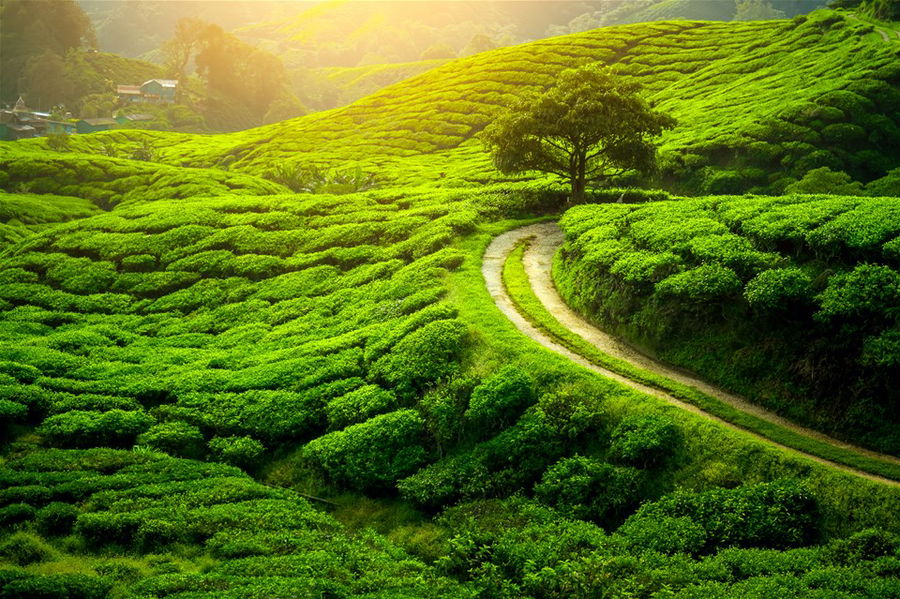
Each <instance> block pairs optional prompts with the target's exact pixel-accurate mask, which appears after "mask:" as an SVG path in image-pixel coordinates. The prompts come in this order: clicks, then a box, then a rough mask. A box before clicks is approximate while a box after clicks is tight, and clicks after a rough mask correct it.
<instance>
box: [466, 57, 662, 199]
mask: <svg viewBox="0 0 900 599" xmlns="http://www.w3.org/2000/svg"><path fill="white" fill-rule="evenodd" d="M639 91H640V85H639V84H637V83H632V82H630V81H626V80H625V79H623V78H621V77H619V76H617V75H616V74H615V73H614V72H613V71H612V70H610V69H609V68H607V67H602V66H599V65H587V66H583V67H580V68H577V69H568V70H566V71H563V72H562V73H560V75H559V78H558V79H557V83H556V84H555V85H553V86H551V87H550V88H548V89H547V90H546V91H544V92H543V93H541V94H538V95H532V96H529V97H525V98H523V99H522V100H520V101H517V102H515V103H514V104H512V105H510V106H509V108H508V109H507V110H506V111H505V112H503V113H502V114H500V115H498V116H497V118H495V119H494V121H493V122H491V123H490V124H489V125H488V126H487V127H486V128H485V129H484V131H483V132H482V134H481V138H482V140H483V141H484V143H485V145H486V146H487V147H488V149H489V150H490V152H491V154H492V158H493V162H494V166H496V167H497V168H498V169H499V170H500V171H501V172H503V173H510V174H513V173H523V172H528V171H542V172H546V173H551V174H554V175H557V176H559V177H561V178H563V179H565V180H567V181H569V182H570V184H571V186H572V200H573V201H575V202H578V201H580V200H582V199H583V198H584V191H585V187H586V185H587V184H589V183H601V182H605V181H607V180H608V179H609V178H610V177H612V176H615V175H619V174H623V173H625V172H627V171H630V170H634V171H637V172H639V173H648V172H651V171H652V170H653V169H654V168H655V165H656V147H655V145H654V144H653V142H652V140H653V138H654V137H657V136H658V135H660V134H661V133H662V132H663V130H665V129H670V128H672V127H673V126H674V125H675V121H674V119H672V118H671V117H669V116H668V115H665V114H662V113H660V112H657V111H654V110H653V109H652V108H651V107H650V106H649V104H648V103H647V102H646V101H645V100H644V99H643V98H641V96H640V95H639V94H638V92H639Z"/></svg>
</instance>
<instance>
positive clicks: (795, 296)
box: [744, 267, 812, 310]
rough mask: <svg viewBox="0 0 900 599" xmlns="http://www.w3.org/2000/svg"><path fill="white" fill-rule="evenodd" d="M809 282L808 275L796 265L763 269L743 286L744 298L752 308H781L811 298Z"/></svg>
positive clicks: (810, 280) (810, 281)
mask: <svg viewBox="0 0 900 599" xmlns="http://www.w3.org/2000/svg"><path fill="white" fill-rule="evenodd" d="M811 283H812V279H811V278H810V276H809V275H808V274H807V273H806V272H805V271H803V270H801V269H799V268H796V267H791V268H778V269H773V270H764V271H762V272H761V273H759V274H758V275H756V276H755V277H754V278H752V279H751V280H750V281H749V282H748V283H747V285H746V287H744V298H745V299H746V300H747V302H748V303H749V304H750V305H751V306H753V307H754V308H759V309H761V310H783V309H785V308H788V307H790V306H792V305H796V304H798V303H804V302H805V301H807V300H809V299H811V298H812V291H811V289H810V284H811Z"/></svg>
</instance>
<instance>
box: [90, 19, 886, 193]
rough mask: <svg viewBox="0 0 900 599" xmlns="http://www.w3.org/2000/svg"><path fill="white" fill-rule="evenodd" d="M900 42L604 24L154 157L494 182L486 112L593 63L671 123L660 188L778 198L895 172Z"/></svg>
mask: <svg viewBox="0 0 900 599" xmlns="http://www.w3.org/2000/svg"><path fill="white" fill-rule="evenodd" d="M898 47H900V39H898V41H897V42H887V43H886V42H885V41H884V40H882V39H881V37H880V36H879V35H878V34H877V33H875V32H874V31H873V30H872V28H871V26H868V25H865V24H862V23H860V22H858V21H853V20H848V19H845V18H843V17H841V16H840V15H838V14H836V13H833V12H819V13H814V14H813V15H812V16H810V17H797V18H795V19H794V20H792V21H767V22H750V23H701V22H668V23H656V24H639V25H627V26H620V27H611V28H604V29H599V30H595V31H593V32H588V33H583V34H574V35H569V36H563V37H558V38H552V39H548V40H541V41H538V42H533V43H531V44H526V45H523V46H516V47H512V48H502V49H498V50H494V51H491V52H488V53H482V54H479V55H476V56H472V57H470V58H465V59H460V60H456V61H452V62H450V63H448V64H446V65H444V66H442V67H439V68H436V69H433V70H431V71H428V72H426V73H424V74H422V75H419V76H417V77H414V78H412V79H409V80H407V81H403V82H401V83H398V84H395V85H392V86H390V87H388V88H385V89H383V90H381V91H379V92H377V93H375V94H373V95H371V96H368V97H366V98H363V99H361V100H359V101H357V102H355V103H354V104H352V105H350V106H347V107H345V108H342V109H337V110H333V111H328V112H324V113H317V114H313V115H309V116H307V117H302V118H299V119H294V120H291V121H285V122H283V123H278V124H275V125H271V126H267V127H262V128H259V129H253V130H250V131H246V132H242V133H238V134H234V135H231V136H221V137H217V138H215V140H214V141H211V140H209V139H208V138H183V137H178V138H174V137H173V138H167V137H166V136H161V137H159V138H158V139H160V144H159V145H160V146H161V150H160V153H159V159H160V160H161V161H163V162H167V163H170V164H190V165H195V166H213V165H227V166H228V167H229V168H231V169H237V170H242V171H247V172H250V173H254V174H258V175H260V174H265V173H266V172H267V171H269V170H271V165H272V164H273V163H275V162H278V163H282V162H284V163H291V162H296V163H304V164H308V163H316V164H322V165H325V164H328V165H347V164H350V165H359V166H361V168H363V169H364V170H371V171H375V170H377V171H378V178H379V180H380V182H381V183H382V184H404V185H405V184H421V183H423V182H426V181H427V182H435V181H440V182H441V184H446V185H455V184H460V183H464V182H482V181H488V180H496V178H497V175H496V174H495V173H494V172H493V170H492V169H491V167H490V164H489V162H488V159H487V156H486V155H485V154H484V153H483V152H482V150H481V147H480V143H479V142H478V141H477V140H475V139H474V137H473V136H474V135H475V134H476V133H477V132H478V131H479V130H480V129H481V128H482V127H483V126H484V125H485V123H487V121H488V120H489V119H490V118H491V114H492V113H493V112H494V111H496V110H498V109H500V108H502V107H503V106H504V105H505V104H506V103H508V102H509V101H511V100H512V99H513V98H515V97H518V96H520V95H521V94H523V93H526V92H528V91H530V90H536V89H539V88H540V87H541V86H543V85H548V84H549V83H550V82H551V81H553V76H554V73H555V72H558V70H559V69H563V68H567V67H571V66H574V65H577V64H581V63H583V62H585V61H601V62H605V63H608V64H611V65H614V66H616V67H618V68H620V69H622V71H623V72H624V73H626V74H628V75H629V76H631V77H633V78H635V79H636V80H638V81H640V82H641V83H642V84H643V85H644V86H645V88H646V95H647V96H648V97H649V98H650V99H651V100H652V101H653V102H655V103H656V105H657V106H658V107H659V108H660V109H662V110H665V111H668V112H670V113H671V114H672V115H673V116H674V117H675V118H676V119H677V120H678V126H677V127H676V128H675V129H674V130H672V131H670V132H669V133H667V134H666V135H665V137H664V138H663V143H662V156H663V163H662V173H661V180H662V183H663V184H665V185H666V186H668V187H670V188H674V189H676V190H680V191H688V192H695V193H696V192H700V193H735V192H742V191H752V190H771V191H775V192H779V191H780V190H782V189H784V187H785V186H786V185H788V184H790V183H791V182H792V181H794V180H796V179H799V178H801V177H802V176H803V175H804V174H805V173H806V172H808V171H809V170H812V169H815V168H817V167H822V166H827V167H829V168H832V169H834V170H843V171H846V172H848V173H849V174H850V175H851V176H852V177H853V178H855V179H857V180H860V181H863V182H866V181H870V180H872V179H876V178H878V177H879V176H882V175H883V174H884V173H886V172H887V171H888V170H890V169H891V168H895V167H896V166H897V165H898V164H897V159H896V156H897V155H898V152H897V150H896V146H897V143H898V141H897V140H898V139H900V137H898V136H897V135H895V131H896V128H897V125H898V122H900V114H898V106H900V103H898V102H897V95H898V91H897V87H896V86H897V81H898V77H900V75H898V72H897V69H896V64H897V60H896V58H897V52H898ZM102 140H103V136H93V137H91V138H90V139H87V138H85V139H81V140H79V142H80V144H81V145H80V146H79V148H80V149H82V150H83V151H88V152H90V151H96V148H97V147H98V146H97V145H96V144H99V143H100V142H101V141H102ZM163 140H165V141H163Z"/></svg>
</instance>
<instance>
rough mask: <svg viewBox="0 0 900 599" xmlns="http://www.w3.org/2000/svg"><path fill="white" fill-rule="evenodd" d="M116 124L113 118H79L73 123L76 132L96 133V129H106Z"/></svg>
mask: <svg viewBox="0 0 900 599" xmlns="http://www.w3.org/2000/svg"><path fill="white" fill-rule="evenodd" d="M116 125H118V123H117V122H116V121H115V119H106V118H102V119H81V120H80V121H78V122H77V123H75V130H76V131H77V132H78V133H96V132H98V131H108V130H109V129H112V128H113V127H115V126H116Z"/></svg>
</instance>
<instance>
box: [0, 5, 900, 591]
mask: <svg viewBox="0 0 900 599" xmlns="http://www.w3.org/2000/svg"><path fill="white" fill-rule="evenodd" d="M896 47H897V46H896V45H891V44H889V43H885V42H884V40H882V38H881V37H880V36H879V35H878V34H877V32H875V31H874V30H873V29H872V28H871V26H869V25H866V24H865V23H860V22H858V21H854V20H853V19H850V18H847V17H846V16H844V14H842V13H838V12H834V11H822V12H816V13H813V14H811V15H808V16H800V17H796V18H795V19H793V20H776V21H760V22H747V23H711V22H686V21H671V22H659V23H648V24H637V25H629V26H618V27H611V28H603V29H598V30H594V31H590V32H586V33H580V34H573V35H568V36H562V37H557V38H552V39H548V40H542V41H538V42H533V43H531V44H528V45H525V46H518V47H510V48H502V49H497V50H493V51H491V52H488V53H483V54H478V55H475V56H472V57H469V58H465V59H460V60H455V61H450V62H448V63H447V64H445V65H443V66H440V67H438V68H436V69H433V70H430V71H428V72H426V73H423V74H420V75H417V76H415V77H413V78H412V79H409V80H407V81H405V82H401V83H399V84H396V85H394V86H391V87H388V88H386V89H384V90H382V91H380V92H376V93H375V94H373V95H370V96H367V97H365V98H362V99H360V100H358V101H357V102H355V103H353V104H351V105H350V106H348V107H346V108H343V109H337V110H332V111H328V112H324V113H318V114H313V115H308V116H305V117H302V118H300V119H295V120H289V121H285V122H282V123H278V124H275V125H270V126H267V127H262V128H258V129H251V130H248V131H243V132H239V133H232V134H225V135H209V136H201V135H191V134H184V133H162V132H151V131H126V130H121V131H111V132H107V133H97V134H90V135H78V136H72V137H71V138H68V143H67V144H65V146H64V147H62V146H60V147H57V148H56V149H55V150H54V149H51V147H50V145H49V144H48V142H47V141H46V140H40V139H37V140H28V141H23V142H16V143H0V163H2V165H3V168H2V170H0V189H2V190H3V192H2V193H0V217H2V219H0V220H2V225H0V435H2V441H0V442H2V449H0V481H2V483H0V598H3V599H6V598H17V599H19V598H21V599H25V598H27V599H44V598H48V599H49V598H54V599H55V598H58V597H69V598H72V599H82V598H84V599H107V598H108V599H117V598H130V599H153V598H162V597H167V598H172V599H200V598H210V599H211V598H213V597H216V598H220V597H225V598H229V597H231V598H235V599H238V598H241V599H244V598H251V599H252V598H259V599H262V598H266V599H269V598H285V599H286V598H288V597H307V596H308V597H368V598H376V597H381V598H398V597H410V598H412V597H447V598H450V597H453V598H469V597H471V598H476V597H477V598H484V599H487V598H498V599H499V598H510V599H512V598H520V597H532V598H535V599H538V598H541V599H544V598H547V599H549V598H560V599H561V598H564V597H565V598H572V597H585V598H587V597H598V596H603V597H619V598H622V599H625V598H632V597H642V598H651V597H652V598H659V599H662V598H670V597H679V598H694V597H696V598H701V597H703V598H707V597H723V598H724V597H735V598H738V597H740V598H754V597H759V598H763V597H772V596H777V597H785V598H791V597H797V598H800V597H829V598H832V597H834V598H845V597H846V598H849V597H869V598H872V599H875V598H879V599H880V598H883V597H891V596H898V595H900V586H898V584H900V583H898V580H900V576H898V574H900V522H898V518H897V514H900V491H898V488H897V487H896V486H892V485H884V484H879V483H878V482H875V481H871V480H866V479H862V478H859V477H856V476H853V475H851V474H848V473H844V472H841V471H838V470H836V469H833V468H830V467H828V466H827V465H823V464H820V463H815V462H812V461H809V460H806V459H804V458H802V457H798V456H797V455H796V454H794V453H791V452H788V451H785V450H783V449H781V448H779V447H777V446H775V445H773V444H772V443H768V442H766V441H764V440H759V439H756V438H751V437H750V436H748V435H745V434H744V433H742V432H740V431H735V430H733V429H730V428H726V427H723V426H720V425H718V424H716V423H714V422H712V421H710V420H709V419H706V418H701V417H698V416H697V415H694V414H692V413H689V412H687V411H684V410H681V409H678V408H676V407H673V406H671V405H669V404H667V403H665V402H663V401H661V400H659V399H657V398H655V397H652V396H649V395H645V394H642V393H639V392H637V391H635V390H633V389H631V388H628V387H626V386H623V385H621V384H618V383H616V382H614V381H613V380H610V379H606V378H603V377H601V376H598V375H596V374H594V373H591V372H589V371H587V370H585V369H583V368H581V367H579V366H577V365H576V364H574V363H573V362H571V361H569V360H567V359H565V358H563V357H561V356H558V355H556V354H554V353H551V352H548V351H546V350H544V349H541V348H540V347H539V346H538V345H537V344H534V343H533V342H532V341H530V340H528V339H527V338H525V337H524V336H522V335H521V334H520V333H519V332H518V330H517V329H516V328H515V327H514V326H513V325H512V324H511V323H510V322H509V321H508V320H507V319H506V318H505V317H504V316H503V314H502V313H501V312H500V311H499V310H498V309H497V308H496V306H495V305H494V303H493V301H492V299H491V296H490V295H489V293H488V290H487V289H486V287H485V283H484V280H483V278H482V275H481V261H482V256H483V254H484V250H485V248H486V247H487V246H488V244H489V243H490V241H491V240H492V239H493V238H494V237H495V236H496V235H498V234H500V233H502V232H504V231H507V230H510V229H512V228H515V227H518V226H521V225H522V224H525V223H531V222H535V221H537V220H546V219H557V218H559V217H560V216H561V226H562V227H563V228H564V229H565V231H566V235H567V242H566V245H565V247H564V248H563V251H562V252H561V253H560V254H559V255H558V259H557V265H556V271H555V274H556V277H557V280H558V284H559V288H560V290H561V291H562V292H563V294H564V295H565V296H566V298H567V299H568V300H569V302H570V304H571V305H572V306H573V307H574V308H576V309H578V310H580V311H581V312H582V313H584V314H586V315H587V316H588V317H590V318H592V319H594V320H595V321H597V322H599V323H601V325H607V326H611V327H613V328H616V329H617V331H619V332H621V333H622V334H623V335H624V336H626V337H632V338H633V339H634V340H637V341H639V342H641V343H645V344H647V345H648V346H653V348H654V349H655V350H656V351H658V352H659V353H660V354H661V355H663V356H664V357H666V358H667V359H669V360H671V361H673V362H678V360H679V359H681V360H683V361H684V362H686V363H687V362H690V364H687V365H688V366H692V367H696V369H697V370H698V371H699V372H700V373H701V374H703V376H705V377H708V378H710V379H712V380H714V381H716V382H718V383H720V384H723V385H726V386H731V387H733V388H734V389H736V390H738V391H740V392H741V393H743V394H746V395H747V396H748V397H750V398H751V399H754V400H757V401H760V402H761V403H764V404H765V405H768V406H770V407H773V408H775V409H777V410H781V411H782V412H783V413H785V414H787V415H788V416H789V417H790V418H792V419H797V420H798V421H802V422H805V423H807V424H809V425H811V426H813V427H815V428H818V429H820V430H826V431H828V432H832V433H835V434H842V435H844V436H845V437H846V438H848V439H852V440H853V441H855V442H859V443H861V444H864V445H868V446H872V447H878V448H880V449H882V450H883V451H885V452H889V453H890V452H896V422H895V418H896V402H895V397H894V395H891V394H892V393H894V389H895V387H896V381H895V380H894V379H895V377H896V372H895V370H896V369H895V368H894V366H895V365H896V361H897V355H898V351H897V344H896V341H897V339H896V327H897V322H896V321H897V317H898V315H897V313H896V311H897V310H896V309H897V305H898V301H897V300H898V297H900V296H898V295H897V294H898V293H900V292H898V276H900V275H898V264H897V258H898V255H900V254H898V252H897V249H898V248H897V247H896V246H897V239H898V234H900V229H898V220H897V217H898V212H897V210H896V206H895V204H896V197H895V195H896V191H895V190H896V184H895V181H896V177H897V175H896V173H897V170H896V169H897V168H898V167H900V164H897V160H896V156H897V154H896V152H895V151H894V150H895V148H894V145H893V144H895V143H896V138H895V136H894V135H893V132H894V131H895V129H896V126H897V123H898V115H897V110H898V108H897V107H898V106H900V104H897V103H896V102H895V101H894V100H895V99H896V97H897V94H898V91H897V85H898V81H900V71H898V69H897V67H896V64H897V63H896V57H897V50H896ZM591 61H601V62H605V63H610V64H614V65H618V68H619V69H620V73H621V75H622V76H623V77H625V78H626V80H628V81H633V82H639V83H642V84H643V86H644V94H645V96H646V97H647V98H648V99H649V100H651V101H652V102H653V103H654V105H655V107H656V108H658V109H659V110H664V111H665V112H667V113H670V114H672V115H673V116H674V117H675V119H676V120H677V124H676V126H675V128H674V129H672V130H671V131H670V132H668V133H667V134H665V136H664V137H663V138H662V141H661V147H660V170H659V172H658V173H657V174H656V175H655V176H654V177H651V178H647V179H641V180H637V179H636V178H635V177H634V176H633V175H632V176H631V177H630V178H629V176H625V177H622V178H618V179H616V180H615V181H614V182H613V184H614V185H616V186H636V185H638V184H640V185H642V186H643V187H644V189H635V188H627V189H626V188H625V187H622V188H619V187H616V188H611V189H601V190H597V189H595V190H588V193H587V194H586V196H587V201H588V202H593V203H594V204H592V205H583V206H570V205H567V204H566V189H565V188H564V187H562V186H560V185H559V184H558V183H556V182H554V181H551V180H550V178H548V177H544V176H541V175H519V176H515V177H506V176H502V175H500V174H498V173H497V172H496V171H495V170H494V169H493V168H492V166H491V162H490V157H489V156H488V154H487V153H486V152H485V150H484V149H483V148H482V146H481V142H480V141H479V140H478V138H477V137H476V135H477V133H478V132H479V131H480V130H481V129H482V128H483V127H484V126H485V124H486V123H487V122H488V121H489V120H490V119H491V118H493V115H494V114H495V111H497V110H500V109H501V108H502V106H504V105H505V104H507V103H509V102H510V101H511V100H513V99H516V98H518V97H520V96H523V95H525V94H526V93H528V92H533V91H538V90H539V89H542V88H543V87H544V86H546V85H549V84H550V83H551V82H552V81H553V79H554V76H555V74H556V73H558V72H559V71H560V70H562V69H564V68H568V67H572V66H578V65H580V64H581V63H583V62H591ZM811 81H815V82H814V83H811ZM860 130H861V131H863V133H864V134H860ZM823 181H825V182H826V183H825V184H828V185H832V182H834V181H838V182H840V184H841V185H844V186H846V188H845V189H844V191H846V192H848V193H849V192H850V191H852V192H853V194H852V195H842V196H839V195H828V196H826V195H821V194H818V195H816V194H813V195H810V194H809V193H804V191H809V190H810V189H814V188H815V187H816V186H817V185H822V184H823V183H822V182H823ZM792 186H793V187H792ZM658 187H662V188H663V189H656V188H658ZM792 189H798V190H799V191H797V192H795V193H788V194H786V195H776V194H781V193H782V192H783V191H785V190H788V191H789V192H790V191H791V190H792ZM750 191H752V192H754V193H755V194H757V195H749V194H748V195H739V194H742V193H744V192H750ZM835 191H840V190H835ZM764 192H765V193H767V194H771V195H762V194H763V193H764ZM724 193H728V194H732V195H721V194H724ZM690 194H695V195H690ZM734 194H738V195H734ZM598 203H599V204H598ZM739 343H740V344H743V345H739ZM788 356H789V357H790V359H789V358H788ZM796 360H799V361H800V362H802V363H801V364H800V365H799V366H798V365H797V364H796V363H795V361H796ZM838 373H839V374H840V376H837V374H838ZM804 385H806V387H804ZM829 390H831V391H835V390H836V392H834V393H829V392H828V391H829Z"/></svg>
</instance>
